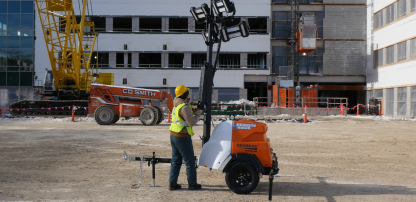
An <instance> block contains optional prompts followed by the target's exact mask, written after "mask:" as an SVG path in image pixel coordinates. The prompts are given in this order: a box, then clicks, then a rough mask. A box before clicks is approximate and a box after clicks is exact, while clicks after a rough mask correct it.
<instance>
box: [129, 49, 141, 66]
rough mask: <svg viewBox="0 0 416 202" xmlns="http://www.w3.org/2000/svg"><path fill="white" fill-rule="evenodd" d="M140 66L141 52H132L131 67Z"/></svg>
mask: <svg viewBox="0 0 416 202" xmlns="http://www.w3.org/2000/svg"><path fill="white" fill-rule="evenodd" d="M138 66H139V53H137V52H135V53H131V67H138Z"/></svg>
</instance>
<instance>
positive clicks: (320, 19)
mask: <svg viewBox="0 0 416 202" xmlns="http://www.w3.org/2000/svg"><path fill="white" fill-rule="evenodd" d="M321 3H322V2H321ZM324 17H325V13H324V12H316V13H315V21H316V28H317V30H318V36H317V38H318V39H322V38H324Z"/></svg>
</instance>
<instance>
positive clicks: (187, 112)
mask: <svg viewBox="0 0 416 202" xmlns="http://www.w3.org/2000/svg"><path fill="white" fill-rule="evenodd" d="M180 115H181V116H182V118H183V119H184V120H185V121H186V123H188V125H189V126H191V127H192V126H194V125H196V123H197V122H198V121H199V114H195V115H193V114H192V111H191V108H190V107H189V106H188V105H185V106H183V107H182V108H181V112H180Z"/></svg>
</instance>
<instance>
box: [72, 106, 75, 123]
mask: <svg viewBox="0 0 416 202" xmlns="http://www.w3.org/2000/svg"><path fill="white" fill-rule="evenodd" d="M72 121H73V122H74V121H75V106H72Z"/></svg>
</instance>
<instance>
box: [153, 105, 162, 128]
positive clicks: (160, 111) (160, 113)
mask: <svg viewBox="0 0 416 202" xmlns="http://www.w3.org/2000/svg"><path fill="white" fill-rule="evenodd" d="M154 108H156V110H157V112H158V115H159V119H158V120H157V122H156V124H159V123H162V121H163V119H164V117H163V111H162V109H160V107H156V106H154Z"/></svg>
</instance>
